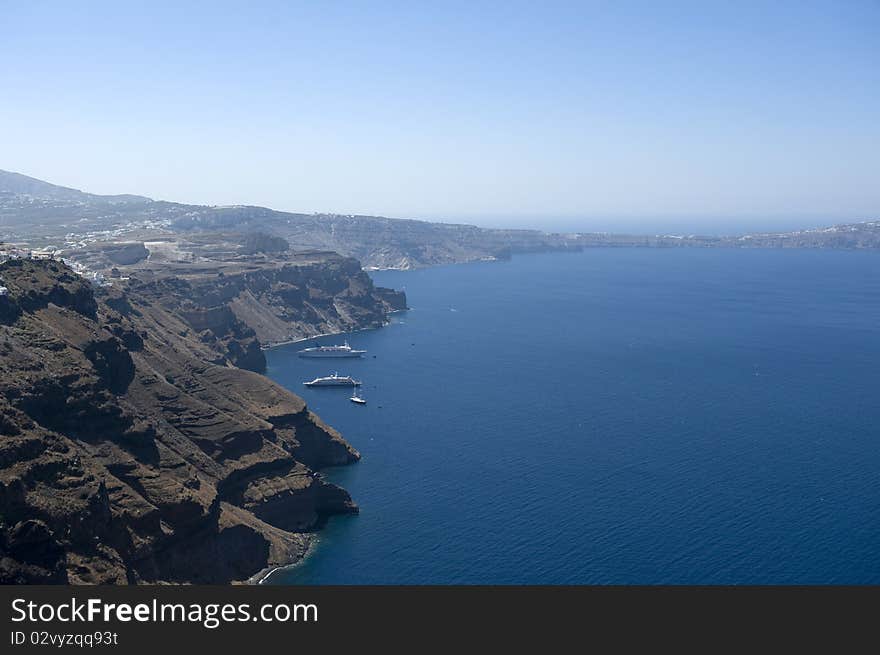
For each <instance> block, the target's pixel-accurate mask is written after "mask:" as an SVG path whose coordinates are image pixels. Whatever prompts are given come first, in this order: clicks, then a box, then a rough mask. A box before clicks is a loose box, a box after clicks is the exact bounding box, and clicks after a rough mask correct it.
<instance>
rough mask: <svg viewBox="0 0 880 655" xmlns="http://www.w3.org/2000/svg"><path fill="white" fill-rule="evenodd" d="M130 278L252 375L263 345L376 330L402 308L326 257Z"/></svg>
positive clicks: (356, 268) (202, 265)
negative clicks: (211, 340)
mask: <svg viewBox="0 0 880 655" xmlns="http://www.w3.org/2000/svg"><path fill="white" fill-rule="evenodd" d="M127 275H130V276H131V279H130V280H129V282H128V286H129V288H131V289H132V290H136V291H137V292H138V293H140V294H142V295H146V296H150V297H153V298H155V299H156V300H157V301H158V302H162V303H163V304H164V305H165V306H166V307H168V308H169V309H173V310H174V311H175V312H176V313H178V314H179V315H181V316H183V317H184V318H185V320H186V321H187V322H188V324H189V326H190V328H191V329H193V330H195V331H197V332H199V333H200V334H201V335H202V337H203V338H206V339H213V340H216V341H217V342H218V343H219V345H221V346H222V347H221V350H224V352H225V356H227V357H229V358H230V359H231V360H232V361H233V362H234V363H235V364H236V365H237V366H239V367H242V368H247V369H249V370H254V371H262V370H264V368H265V361H263V359H262V354H260V353H259V352H258V349H259V345H260V344H261V345H263V346H268V345H272V344H275V343H279V342H284V341H291V340H295V339H303V338H306V337H311V336H316V335H319V334H328V333H333V332H347V331H351V330H357V329H362V328H372V327H379V326H381V325H384V324H385V323H386V322H387V320H388V313H389V312H391V311H396V310H400V309H405V308H406V296H405V295H404V294H403V293H402V292H400V291H395V290H393V289H384V288H381V287H375V286H374V285H373V282H372V280H371V279H370V277H369V275H367V274H366V273H365V272H364V271H363V270H362V269H361V266H360V263H359V262H358V261H357V260H355V259H351V258H350V257H342V256H341V255H337V254H336V253H331V252H305V253H295V254H291V255H286V254H285V255H281V256H279V257H264V258H251V259H240V260H234V261H218V260H213V261H200V262H199V263H194V264H184V265H180V266H171V265H159V266H156V267H155V268H150V267H149V266H142V267H135V268H132V269H130V270H128V271H127ZM257 341H258V342H259V344H257V345H256V346H255V344H256V342H257Z"/></svg>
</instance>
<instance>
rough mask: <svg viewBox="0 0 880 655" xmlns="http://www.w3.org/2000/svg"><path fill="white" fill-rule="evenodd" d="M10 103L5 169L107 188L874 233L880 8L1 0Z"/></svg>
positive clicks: (456, 215)
mask: <svg viewBox="0 0 880 655" xmlns="http://www.w3.org/2000/svg"><path fill="white" fill-rule="evenodd" d="M184 5H185V6H184ZM0 89H2V90H0V169H5V170H14V171H18V172H22V173H25V174H28V175H33V176H35V177H39V178H42V179H47V180H49V181H52V182H56V183H60V184H64V185H66V186H74V187H77V188H82V189H84V190H88V191H93V192H97V193H123V192H128V193H140V194H143V195H149V196H151V197H154V198H162V199H169V200H178V201H182V202H195V203H206V204H237V203H248V204H260V205H266V206H270V207H273V208H277V209H286V210H293V211H306V212H312V211H329V212H338V213H369V214H383V215H387V216H398V217H413V218H429V219H448V220H455V221H470V222H477V223H481V224H491V223H495V224H498V223H508V224H511V225H521V224H530V225H534V226H536V227H541V226H552V227H556V226H558V225H560V224H563V223H570V224H572V225H581V226H584V227H591V226H592V227H600V228H602V229H610V228H613V227H615V226H617V225H619V226H620V227H625V226H627V225H634V224H640V225H641V224H645V225H646V224H656V225H658V226H675V225H683V224H685V223H687V224H692V225H701V226H705V230H704V231H707V232H709V231H712V230H713V229H714V227H713V226H716V225H720V224H725V223H727V224H729V223H730V222H736V221H749V222H752V223H758V224H760V223H761V222H764V223H766V224H767V225H768V226H769V225H771V224H773V223H777V224H778V223H779V222H780V221H792V222H795V223H796V222H800V223H810V224H813V223H825V222H834V221H842V220H863V219H868V218H878V217H880V2H878V1H877V0H865V1H859V0H836V1H832V2H809V1H798V2H784V1H783V2H778V1H777V2H771V1H769V0H768V1H767V2H760V3H752V2H745V1H736V2H712V1H711V0H703V1H700V2H596V3H593V2H538V1H534V2H528V3H519V2H514V1H507V2H498V3H493V2H479V1H476V0H474V1H471V2H461V3H458V2H442V1H440V0H437V1H436V2H423V1H419V0H411V1H409V2H397V3H386V2H378V1H376V2H337V1H332V2H331V1H316V2H312V3H296V2H259V1H253V2H240V3H224V2H216V1H215V2H203V3H196V2H191V3H184V2H159V1H156V0H150V1H149V2H118V1H114V2H86V1H84V2H78V3H74V2H42V1H40V0H0Z"/></svg>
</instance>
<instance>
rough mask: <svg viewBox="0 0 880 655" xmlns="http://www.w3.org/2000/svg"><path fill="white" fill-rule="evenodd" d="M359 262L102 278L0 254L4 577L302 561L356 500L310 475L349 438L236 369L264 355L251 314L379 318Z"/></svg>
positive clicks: (220, 572) (339, 454)
mask: <svg viewBox="0 0 880 655" xmlns="http://www.w3.org/2000/svg"><path fill="white" fill-rule="evenodd" d="M355 268H356V263H352V262H350V261H349V260H346V259H344V258H339V259H338V260H335V261H330V262H326V261H325V264H324V269H323V270H321V265H319V263H317V262H316V263H314V264H313V265H312V267H311V268H308V267H305V268H303V267H290V268H288V269H285V268H284V267H280V268H271V267H270V268H268V269H262V270H261V269H257V270H241V271H238V272H232V271H229V272H228V273H227V274H224V275H222V276H219V275H217V274H216V272H215V273H214V274H213V275H212V276H211V275H200V274H199V273H198V272H195V271H191V272H190V274H189V275H188V276H187V275H181V276H177V275H174V274H171V273H169V272H167V271H166V273H165V274H163V275H158V274H156V273H151V272H149V271H144V272H142V273H141V276H142V277H132V278H131V279H130V280H128V281H126V282H124V283H121V284H115V285H113V286H106V287H94V286H92V285H91V284H90V283H89V282H87V281H86V280H85V279H83V278H82V277H80V276H78V275H76V274H74V272H73V271H72V270H71V269H69V268H68V267H67V266H65V265H64V264H62V263H60V262H57V261H51V260H47V261H33V260H28V259H13V260H10V261H7V262H5V263H3V264H0V280H2V282H0V284H2V285H3V286H4V287H6V289H7V292H6V293H5V294H4V295H2V296H0V390H2V394H0V508H2V514H0V582H6V583H10V582H15V583H41V582H42V583H114V584H117V583H138V582H191V583H224V582H230V581H235V580H245V579H247V578H249V577H250V576H252V575H253V574H255V573H256V572H258V571H260V570H261V569H263V568H264V567H268V566H274V565H279V564H283V563H288V562H291V561H295V560H296V559H298V558H299V557H301V556H302V555H303V553H304V552H305V550H306V548H307V547H308V545H309V542H310V540H311V531H312V530H314V529H315V528H316V526H318V525H319V523H320V520H321V517H323V516H326V515H328V514H333V513H340V512H353V511H356V509H357V508H356V505H355V504H354V502H353V501H352V499H351V498H350V497H349V495H348V493H346V492H345V491H344V490H343V489H341V488H340V487H338V486H335V485H333V484H330V483H328V482H326V481H325V480H324V479H323V478H322V477H321V476H320V474H318V473H316V471H317V470H319V469H320V468H322V467H326V466H331V465H340V464H347V463H350V462H353V461H356V460H357V459H358V457H359V455H358V453H357V451H356V450H354V449H353V448H352V447H351V446H350V445H349V444H348V443H347V442H346V441H345V440H344V439H343V438H342V437H341V436H340V435H339V434H338V433H337V432H335V431H334V430H333V429H332V428H330V427H328V426H327V425H325V424H324V423H323V422H322V421H321V420H320V419H319V418H318V417H317V416H315V415H314V414H313V413H312V412H310V411H309V409H308V408H307V407H306V405H305V403H304V402H303V401H302V399H300V398H299V397H297V396H295V395H294V394H292V393H290V392H289V391H287V390H285V389H283V388H281V387H279V386H278V385H277V384H275V383H274V382H272V381H271V380H269V379H267V378H265V377H263V376H262V375H259V374H257V373H253V372H251V371H248V370H244V368H250V369H253V370H259V369H260V368H261V366H262V365H264V362H263V360H262V353H261V352H260V349H259V346H260V341H259V337H258V333H259V332H260V331H267V332H271V329H272V328H273V325H274V324H272V325H269V327H266V326H264V325H257V326H256V327H252V326H251V325H250V324H249V323H248V320H250V319H251V317H254V316H261V315H262V314H263V313H264V312H267V311H268V312H269V314H271V316H272V317H274V319H277V321H278V323H279V324H280V325H283V326H290V325H292V326H299V325H300V321H305V320H306V318H307V317H312V318H315V317H317V318H318V319H319V323H316V325H319V324H323V323H321V321H323V322H325V323H326V324H327V325H331V323H332V321H339V322H338V323H332V325H334V326H336V327H340V326H345V325H349V324H361V323H365V322H366V323H369V322H371V321H376V322H381V321H382V320H383V318H384V315H383V311H384V308H385V307H388V306H390V304H392V303H391V302H387V301H386V300H385V299H383V297H382V294H383V293H385V292H376V290H375V289H373V288H372V286H371V285H368V284H367V283H366V281H365V280H364V279H362V278H360V276H359V275H357V273H359V272H360V269H359V268H357V271H354V269H355ZM360 275H363V274H362V273H360ZM364 277H366V276H364ZM367 280H368V278H367ZM389 293H392V294H393V292H389ZM243 297H244V298H247V299H248V300H247V303H244V301H242V300H241V299H242V298H243ZM279 300H280V301H284V302H289V307H288V309H287V310H284V309H283V307H282V306H281V305H280V304H278V302H279ZM400 300H401V299H400V297H398V296H396V295H392V301H400ZM243 303H244V304H245V305H246V308H245V309H243V308H242V307H241V306H240V305H241V304H243ZM331 306H332V307H333V309H332V310H331V309H330V307H331ZM285 311H287V312H288V313H287V314H285V313H284V312H285ZM312 312H314V313H312ZM322 312H323V313H322ZM359 312H361V313H359ZM266 321H267V322H270V319H268V318H267V319H266ZM278 329H279V330H280V329H281V328H278ZM315 329H318V328H315ZM242 367H244V368H242Z"/></svg>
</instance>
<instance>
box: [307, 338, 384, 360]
mask: <svg viewBox="0 0 880 655" xmlns="http://www.w3.org/2000/svg"><path fill="white" fill-rule="evenodd" d="M365 352H367V351H366V350H355V349H354V348H352V347H351V346H349V345H348V341H346V342H345V343H344V344H342V345H341V346H314V347H312V348H306V349H305V350H300V351H299V353H298V354H299V356H300V357H360V356H361V355H363V354H364V353H365Z"/></svg>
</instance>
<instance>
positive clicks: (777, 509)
mask: <svg viewBox="0 0 880 655" xmlns="http://www.w3.org/2000/svg"><path fill="white" fill-rule="evenodd" d="M373 278H374V280H375V281H376V283H377V284H380V285H383V286H391V287H396V288H404V289H405V290H406V293H407V296H408V301H409V304H410V306H411V307H412V309H411V311H408V312H405V313H401V314H397V315H395V317H394V321H393V323H392V324H391V325H389V326H388V327H385V328H382V329H379V330H373V331H365V332H356V333H353V334H350V335H347V336H348V339H349V341H350V342H351V343H352V345H354V346H356V347H359V348H366V349H367V350H368V351H369V354H368V356H367V357H366V358H365V359H363V360H359V361H349V362H344V361H337V362H335V363H334V362H327V361H324V362H321V361H315V360H303V359H300V358H298V357H297V356H296V355H295V352H296V351H297V350H298V349H300V348H302V347H303V345H302V344H296V345H291V346H286V347H282V348H279V349H276V350H272V351H270V352H269V353H267V354H268V359H269V375H270V376H271V377H272V378H274V379H275V380H277V381H279V382H280V383H282V384H284V385H285V386H287V387H289V388H290V389H292V390H293V391H295V392H296V393H298V394H301V395H302V396H303V397H304V398H305V399H306V401H307V402H308V403H309V405H310V406H311V407H312V409H314V410H315V411H316V412H317V413H318V414H320V415H321V416H322V417H323V418H324V419H325V420H326V421H327V422H328V423H330V424H331V425H333V426H335V427H337V428H338V429H339V430H340V431H341V432H342V433H343V435H344V436H345V437H346V438H347V439H348V440H349V441H350V442H351V443H352V444H353V445H354V446H355V447H356V448H358V449H359V450H360V452H361V453H362V455H363V459H362V461H361V462H360V463H358V464H356V465H353V466H350V467H345V468H339V469H333V470H330V471H328V472H327V476H328V478H330V479H331V480H333V481H335V482H338V483H339V484H341V485H342V486H344V487H345V488H346V489H348V490H349V491H350V492H351V494H352V496H353V497H354V499H355V500H356V501H357V502H358V503H359V505H360V507H361V513H360V515H359V516H346V517H334V518H331V519H330V521H329V523H328V525H327V526H326V528H325V529H324V530H323V531H322V532H321V533H320V537H319V542H318V544H317V546H316V547H315V548H314V549H313V551H312V552H311V554H310V555H309V556H308V557H307V558H306V559H305V560H304V562H303V563H301V564H300V565H298V566H295V567H292V568H289V569H285V570H281V571H279V572H277V573H276V574H275V575H274V576H273V577H272V578H271V581H272V582H276V583H296V584H349V583H350V584H374V583H393V584H418V583H439V584H445V583H466V584H470V583H497V584H508V583H526V584H532V583H553V584H556V583H576V584H579V583H614V584H632V583H647V584H654V583H675V584H678V583H686V584H703V583H705V584H715V583H730V584H738V583H774V584H775V583H874V584H876V583H880V402H878V391H880V255H878V254H877V253H869V252H838V251H809V250H698V249H681V250H660V249H598V250H588V251H586V252H584V253H571V254H541V255H527V256H518V257H514V258H513V259H512V260H511V261H509V262H500V263H485V264H482V263H481V264H469V265H459V266H447V267H439V268H433V269H427V270H419V271H411V272H397V271H387V272H378V273H375V274H373ZM342 339H343V337H325V338H322V339H320V340H319V341H320V342H321V343H337V342H341V341H342ZM333 370H338V371H339V372H340V373H343V374H351V375H353V376H355V377H357V378H362V379H363V380H364V382H365V386H364V394H365V396H366V398H367V400H368V403H369V404H368V405H366V406H365V407H360V406H357V405H354V404H353V403H351V402H349V401H348V396H349V395H350V393H349V392H348V391H347V390H343V389H314V390H312V389H307V388H305V387H303V386H302V381H303V380H307V379H311V378H312V377H314V376H315V375H325V374H328V373H331V372H332V371H333Z"/></svg>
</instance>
